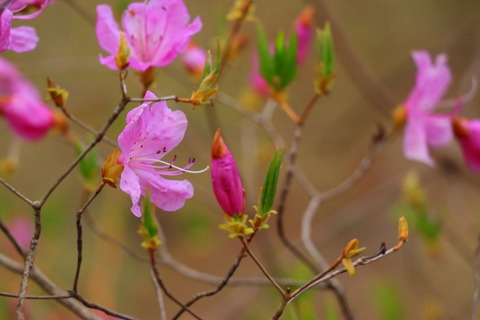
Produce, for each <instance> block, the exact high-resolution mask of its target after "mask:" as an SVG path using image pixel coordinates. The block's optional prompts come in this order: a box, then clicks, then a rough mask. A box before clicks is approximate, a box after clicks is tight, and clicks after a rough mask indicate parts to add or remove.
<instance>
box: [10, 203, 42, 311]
mask: <svg viewBox="0 0 480 320" xmlns="http://www.w3.org/2000/svg"><path fill="white" fill-rule="evenodd" d="M41 210H42V209H41V208H40V207H38V206H36V207H34V209H33V211H34V215H35V232H34V234H33V237H32V240H31V241H30V250H29V251H28V253H27V257H26V258H25V268H24V270H23V274H22V280H21V281H20V289H19V293H18V302H17V310H16V314H17V320H24V319H25V315H24V313H23V308H24V301H25V296H26V295H27V287H28V279H29V277H30V273H31V271H32V268H33V264H34V261H35V256H36V254H37V248H38V240H39V239H40V234H41V231H42V219H41Z"/></svg>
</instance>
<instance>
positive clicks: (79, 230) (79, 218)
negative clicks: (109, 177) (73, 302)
mask: <svg viewBox="0 0 480 320" xmlns="http://www.w3.org/2000/svg"><path fill="white" fill-rule="evenodd" d="M103 187H105V182H102V183H101V184H100V186H99V187H98V188H97V190H96V191H95V193H94V194H92V196H91V197H90V199H88V200H87V202H85V204H84V205H83V206H82V207H81V208H80V209H78V211H77V215H76V218H77V219H76V226H77V269H76V271H75V279H74V281H73V292H75V293H78V290H77V289H78V288H77V286H78V279H79V277H80V269H81V266H82V259H83V255H82V249H83V237H82V234H83V228H82V213H83V212H84V211H85V210H86V209H87V208H88V206H89V205H90V204H91V203H92V202H93V200H95V198H96V197H97V196H98V195H99V194H100V192H101V191H102V190H103Z"/></svg>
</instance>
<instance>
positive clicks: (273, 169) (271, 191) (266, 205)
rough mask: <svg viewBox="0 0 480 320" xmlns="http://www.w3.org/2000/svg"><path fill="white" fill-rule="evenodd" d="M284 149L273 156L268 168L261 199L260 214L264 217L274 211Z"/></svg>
mask: <svg viewBox="0 0 480 320" xmlns="http://www.w3.org/2000/svg"><path fill="white" fill-rule="evenodd" d="M283 152H284V149H282V150H280V151H278V150H276V151H275V153H274V154H273V158H272V161H271V162H270V166H269V167H268V171H267V175H266V177H265V182H264V184H263V187H262V194H261V197H260V212H259V214H260V215H261V216H262V215H264V214H265V213H267V212H269V211H270V210H271V209H272V206H273V201H274V200H275V193H276V191H277V182H278V176H279V173H280V166H281V164H282V158H283Z"/></svg>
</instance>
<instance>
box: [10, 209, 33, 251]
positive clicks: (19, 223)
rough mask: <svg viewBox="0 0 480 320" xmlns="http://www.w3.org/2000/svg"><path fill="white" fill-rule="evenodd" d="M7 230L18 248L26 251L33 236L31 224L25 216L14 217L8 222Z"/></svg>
mask: <svg viewBox="0 0 480 320" xmlns="http://www.w3.org/2000/svg"><path fill="white" fill-rule="evenodd" d="M8 229H9V230H10V233H11V234H12V235H13V237H14V238H15V239H16V240H17V242H18V243H19V244H20V246H21V247H22V248H23V249H25V250H28V248H29V246H30V240H31V238H32V236H33V232H34V228H33V222H32V221H30V220H29V219H27V218H26V217H25V216H22V215H16V216H14V217H13V218H12V219H11V220H10V221H9V222H8Z"/></svg>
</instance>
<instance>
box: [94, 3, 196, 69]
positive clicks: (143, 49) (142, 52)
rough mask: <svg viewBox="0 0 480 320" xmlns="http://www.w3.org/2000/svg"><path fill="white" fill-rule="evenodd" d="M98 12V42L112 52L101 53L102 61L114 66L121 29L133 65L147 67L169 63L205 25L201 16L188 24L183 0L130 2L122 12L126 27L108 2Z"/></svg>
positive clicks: (104, 63) (104, 48) (137, 67)
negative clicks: (116, 16)
mask: <svg viewBox="0 0 480 320" xmlns="http://www.w3.org/2000/svg"><path fill="white" fill-rule="evenodd" d="M97 15H98V19H97V26H96V32H97V38H98V42H99V44H100V46H101V47H102V49H103V50H105V51H106V52H108V53H109V54H110V55H109V56H107V57H105V58H104V57H102V56H101V55H100V63H102V64H103V65H106V66H108V67H109V68H111V69H114V70H116V69H117V66H116V64H115V61H114V58H115V55H116V54H117V51H118V48H119V44H120V33H124V35H125V39H126V41H127V44H128V46H129V48H130V59H129V63H130V67H131V68H133V69H136V70H140V71H145V70H146V69H148V68H149V67H163V66H166V65H168V64H170V63H171V62H172V61H173V60H174V59H175V58H176V57H177V56H178V55H179V54H180V53H182V52H183V51H185V49H186V48H187V46H188V43H189V42H190V39H191V37H192V36H193V35H194V34H196V33H198V32H199V31H200V29H201V28H202V22H201V20H200V18H199V17H196V18H195V19H194V21H193V22H192V23H190V24H188V21H189V19H190V16H189V14H188V11H187V8H186V7H185V4H184V3H183V1H182V0H150V1H149V2H148V3H147V4H145V3H143V2H133V3H131V4H130V5H129V6H128V8H127V10H125V11H124V13H123V15H122V27H123V30H124V31H120V29H119V26H118V24H117V22H116V21H115V20H114V18H113V13H112V9H111V7H110V6H109V5H105V4H103V5H99V6H97Z"/></svg>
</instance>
